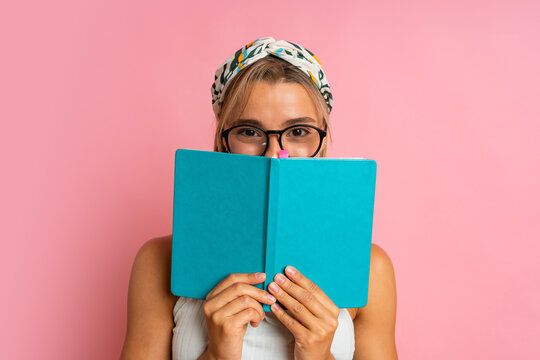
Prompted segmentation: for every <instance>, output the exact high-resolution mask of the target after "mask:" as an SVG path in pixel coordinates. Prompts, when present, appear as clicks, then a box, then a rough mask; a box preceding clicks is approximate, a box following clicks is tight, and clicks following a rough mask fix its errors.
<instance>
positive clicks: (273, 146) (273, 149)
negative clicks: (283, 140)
mask: <svg viewBox="0 0 540 360" xmlns="http://www.w3.org/2000/svg"><path fill="white" fill-rule="evenodd" d="M278 136H279V135H276V134H272V135H268V148H267V149H266V152H265V153H264V154H263V155H264V156H266V157H273V158H277V157H278V154H279V151H280V150H281V147H280V146H279V140H278Z"/></svg>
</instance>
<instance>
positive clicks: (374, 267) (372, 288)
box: [349, 244, 395, 320]
mask: <svg viewBox="0 0 540 360" xmlns="http://www.w3.org/2000/svg"><path fill="white" fill-rule="evenodd" d="M394 283H395V277H394V266H393V265H392V260H390V256H389V255H388V254H387V253H386V251H384V249H383V248H382V247H380V246H379V245H377V244H372V245H371V261H370V265H369V289H368V294H369V295H368V304H370V301H369V300H370V299H371V302H372V303H373V302H374V301H375V298H374V296H372V295H374V293H375V292H376V291H377V292H378V291H380V290H378V289H381V288H382V287H383V286H384V285H387V284H394ZM394 286H395V285H394ZM394 289H395V287H394ZM384 290H385V292H392V286H390V288H388V286H384ZM388 295H392V294H388ZM393 295H394V296H395V290H394V294H393ZM370 305H371V304H370ZM367 307H368V306H367V305H366V306H365V307H363V308H351V309H350V310H349V312H350V313H351V317H352V318H353V320H354V319H355V318H356V316H357V315H358V314H359V313H360V312H362V311H365V310H366V309H367ZM371 308H373V306H371Z"/></svg>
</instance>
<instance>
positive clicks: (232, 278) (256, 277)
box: [206, 273, 266, 300]
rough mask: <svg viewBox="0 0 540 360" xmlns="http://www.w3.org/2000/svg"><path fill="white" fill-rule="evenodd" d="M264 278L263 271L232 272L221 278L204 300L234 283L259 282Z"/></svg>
mask: <svg viewBox="0 0 540 360" xmlns="http://www.w3.org/2000/svg"><path fill="white" fill-rule="evenodd" d="M265 279H266V274H265V273H233V274H229V275H228V276H227V277H225V278H224V279H223V280H221V281H220V282H219V283H218V284H217V285H216V286H215V287H214V288H213V289H212V290H211V291H210V292H209V293H208V294H207V295H206V300H209V299H211V298H212V297H214V296H215V295H216V294H218V293H220V292H221V291H223V290H224V289H225V288H227V287H229V286H231V285H232V284H234V283H237V282H242V283H246V284H260V283H261V282H263V281H264V280H265Z"/></svg>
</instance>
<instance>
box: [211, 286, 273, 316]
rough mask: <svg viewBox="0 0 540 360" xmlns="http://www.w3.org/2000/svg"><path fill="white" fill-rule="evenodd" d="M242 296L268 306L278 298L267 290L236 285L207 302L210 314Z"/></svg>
mask: <svg viewBox="0 0 540 360" xmlns="http://www.w3.org/2000/svg"><path fill="white" fill-rule="evenodd" d="M240 296H249V297H251V298H253V299H254V300H256V301H259V302H261V303H264V304H268V305H271V304H273V303H274V302H276V298H275V297H274V296H272V295H271V294H269V293H268V292H267V291H265V290H262V289H259V288H256V287H255V286H253V285H249V284H245V283H234V284H233V285H231V286H229V287H228V288H226V289H224V290H223V291H221V292H220V293H218V294H216V295H214V296H213V297H212V298H211V299H210V300H207V301H206V307H207V309H208V311H209V312H214V311H217V310H218V309H220V308H222V307H223V306H225V305H226V304H228V303H229V302H231V301H233V300H235V299H236V298H238V297H240Z"/></svg>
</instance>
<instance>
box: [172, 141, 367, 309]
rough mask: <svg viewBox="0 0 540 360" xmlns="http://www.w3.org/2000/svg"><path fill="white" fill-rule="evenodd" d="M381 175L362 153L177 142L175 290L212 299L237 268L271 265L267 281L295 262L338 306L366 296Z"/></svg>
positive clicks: (246, 270) (353, 303)
mask: <svg viewBox="0 0 540 360" xmlns="http://www.w3.org/2000/svg"><path fill="white" fill-rule="evenodd" d="M375 177H376V163H375V161H373V160H369V159H362V158H288V159H275V158H267V157H261V156H251V155H239V154H225V153H217V152H209V151H199V150H186V149H179V150H177V151H176V156H175V180H174V205H173V249H172V266H171V291H172V293H173V294H175V295H177V296H185V297H192V298H198V299H205V298H206V294H208V292H210V291H211V290H212V288H214V287H215V285H217V283H219V282H220V281H221V280H222V279H223V278H224V277H226V276H227V275H228V274H230V273H235V272H242V273H249V272H265V273H266V275H267V279H266V281H265V283H264V284H258V285H254V286H257V287H259V288H264V289H267V286H268V284H269V283H270V282H271V281H273V277H274V275H275V274H276V273H278V272H283V271H284V268H285V267H286V266H287V265H292V266H295V267H296V268H297V269H298V270H299V271H300V272H302V273H303V274H304V275H305V276H307V277H308V278H309V279H311V280H313V281H314V282H315V283H316V284H317V285H318V286H319V287H320V288H321V289H322V290H323V291H324V292H325V293H326V294H327V295H328V296H329V297H330V299H332V301H333V302H334V303H335V304H336V305H337V306H338V307H340V308H351V307H363V306H365V305H366V303H367V292H368V285H369V263H370V255H371V234H372V222H373V207H374V198H375ZM263 309H264V311H270V308H269V306H268V305H266V304H263Z"/></svg>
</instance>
